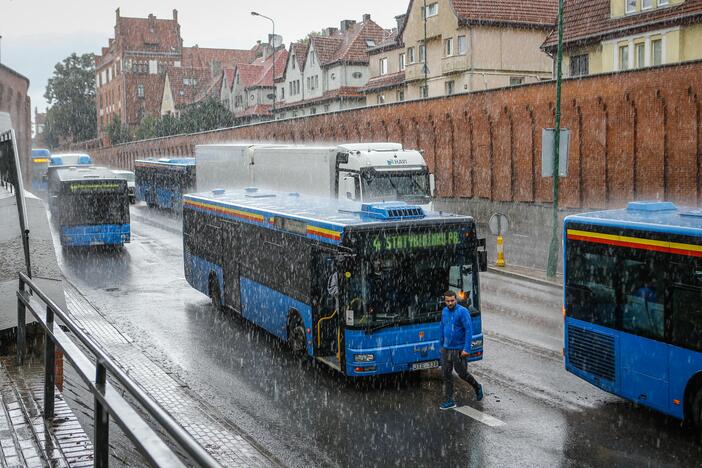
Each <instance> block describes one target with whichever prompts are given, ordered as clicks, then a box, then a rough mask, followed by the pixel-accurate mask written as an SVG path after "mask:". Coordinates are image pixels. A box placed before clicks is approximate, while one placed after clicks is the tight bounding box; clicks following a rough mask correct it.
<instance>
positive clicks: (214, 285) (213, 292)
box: [209, 276, 222, 311]
mask: <svg viewBox="0 0 702 468" xmlns="http://www.w3.org/2000/svg"><path fill="white" fill-rule="evenodd" d="M209 289H210V300H211V301H212V308H213V309H214V310H216V311H220V310H222V293H221V292H220V290H219V282H218V281H217V279H216V278H215V277H214V276H213V277H210V287H209Z"/></svg>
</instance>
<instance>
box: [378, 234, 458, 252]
mask: <svg viewBox="0 0 702 468" xmlns="http://www.w3.org/2000/svg"><path fill="white" fill-rule="evenodd" d="M460 243H461V232H460V231H448V232H428V233H420V234H396V235H387V236H382V237H381V236H378V237H376V238H375V239H373V242H372V245H373V249H374V250H375V251H376V252H380V251H387V250H415V249H431V248H435V247H450V246H455V245H459V244H460Z"/></svg>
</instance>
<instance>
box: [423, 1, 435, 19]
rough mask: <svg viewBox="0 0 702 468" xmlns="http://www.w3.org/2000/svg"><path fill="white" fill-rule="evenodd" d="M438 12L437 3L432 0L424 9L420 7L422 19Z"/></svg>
mask: <svg viewBox="0 0 702 468" xmlns="http://www.w3.org/2000/svg"><path fill="white" fill-rule="evenodd" d="M438 14H439V3H438V2H434V3H430V4H429V5H427V7H426V10H425V9H424V7H422V19H423V18H431V17H432V16H436V15H438Z"/></svg>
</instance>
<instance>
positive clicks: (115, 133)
mask: <svg viewBox="0 0 702 468" xmlns="http://www.w3.org/2000/svg"><path fill="white" fill-rule="evenodd" d="M103 131H104V132H105V133H106V134H107V138H109V140H110V144H111V145H118V144H120V143H126V142H128V141H132V140H133V138H132V134H131V132H130V131H129V126H126V125H124V126H123V125H122V122H121V121H120V120H119V118H118V117H113V118H112V122H110V123H109V124H108V125H107V127H105V128H104V129H103Z"/></svg>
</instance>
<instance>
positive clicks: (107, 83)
mask: <svg viewBox="0 0 702 468" xmlns="http://www.w3.org/2000/svg"><path fill="white" fill-rule="evenodd" d="M256 54H257V47H254V48H252V49H251V50H237V49H216V48H204V47H198V46H194V47H183V39H182V37H181V34H180V25H179V23H178V11H177V10H173V17H172V18H171V19H158V18H156V17H155V16H154V15H149V16H148V17H147V18H127V17H122V16H120V12H119V8H118V9H117V10H116V20H115V29H114V38H111V39H110V40H109V43H108V46H107V47H103V49H102V51H101V54H100V55H99V56H97V57H96V60H95V68H96V86H97V95H96V101H97V120H98V122H97V124H98V133H99V134H100V135H101V136H103V135H104V129H105V128H106V127H107V126H108V125H109V124H110V123H111V122H112V121H113V120H117V121H119V122H120V123H121V124H122V125H126V126H130V127H135V126H138V125H139V123H140V122H141V119H142V118H143V117H144V116H145V115H152V116H159V115H162V114H163V113H166V112H168V111H171V112H173V111H174V110H175V107H173V109H171V105H173V106H176V105H178V103H179V102H180V103H185V101H186V99H185V97H186V96H191V97H192V98H193V99H194V98H195V97H196V96H200V95H201V94H202V91H203V90H202V89H198V91H197V92H193V93H189V91H190V89H189V88H188V86H190V87H192V83H193V82H194V81H193V80H195V81H197V82H198V83H200V84H201V85H202V86H203V87H204V88H206V89H207V88H209V87H211V85H212V83H213V82H214V80H216V79H218V78H219V76H220V75H221V73H222V70H223V69H225V68H228V67H229V68H231V67H232V66H233V65H234V64H235V63H240V62H247V63H248V62H251V61H253V60H254V59H255V58H256ZM177 69H187V70H191V74H192V75H198V77H199V76H200V73H201V70H207V71H208V73H209V75H210V76H209V78H208V79H207V80H203V79H200V78H196V77H193V78H192V79H191V78H190V77H187V76H185V77H184V75H187V74H188V72H172V71H171V70H177ZM195 70H196V71H197V72H195ZM169 71H171V73H170V74H169V73H167V72H169ZM167 77H168V81H169V88H170V89H168V90H166V89H165V85H166V81H167ZM183 78H184V79H186V80H189V81H188V82H189V83H191V84H190V85H188V84H183V83H182V82H181V81H180V80H182V79H183ZM205 81H206V83H205ZM181 92H182V93H183V94H182V95H181ZM169 93H170V94H171V96H170V97H171V98H172V99H171V100H170V101H168V94H169Z"/></svg>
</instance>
